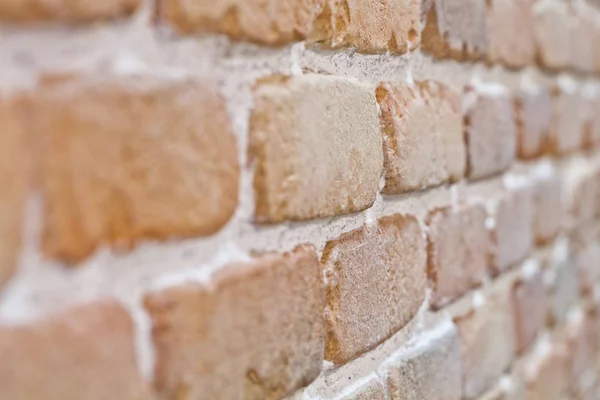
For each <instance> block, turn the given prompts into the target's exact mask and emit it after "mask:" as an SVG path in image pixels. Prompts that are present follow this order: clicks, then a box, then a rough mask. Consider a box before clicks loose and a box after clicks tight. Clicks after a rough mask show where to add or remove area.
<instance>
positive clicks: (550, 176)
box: [531, 163, 565, 245]
mask: <svg viewBox="0 0 600 400" xmlns="http://www.w3.org/2000/svg"><path fill="white" fill-rule="evenodd" d="M531 178H532V182H533V183H532V212H533V235H534V240H535V242H536V244H538V245H541V244H545V243H548V242H550V241H551V240H552V239H554V238H555V237H556V235H557V234H558V233H559V232H560V230H561V229H562V225H563V222H564V217H565V214H564V211H565V208H564V205H563V200H562V185H561V181H560V177H559V176H558V173H557V171H556V170H555V169H554V168H553V167H552V165H551V164H550V163H542V164H539V165H538V166H537V167H535V168H534V169H533V174H532V177H531Z"/></svg>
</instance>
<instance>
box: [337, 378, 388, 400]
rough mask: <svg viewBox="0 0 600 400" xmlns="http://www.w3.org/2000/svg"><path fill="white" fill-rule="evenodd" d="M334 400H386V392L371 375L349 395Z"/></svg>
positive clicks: (381, 384) (382, 385) (381, 383)
mask: <svg viewBox="0 0 600 400" xmlns="http://www.w3.org/2000/svg"><path fill="white" fill-rule="evenodd" d="M335 400H387V392H386V388H385V386H384V384H383V382H381V380H379V378H377V377H376V376H375V375H371V376H369V377H368V378H367V379H366V380H365V381H364V382H361V383H360V384H359V385H358V386H356V387H354V388H353V389H352V390H351V391H350V392H349V393H345V394H343V395H341V396H340V397H336V398H335Z"/></svg>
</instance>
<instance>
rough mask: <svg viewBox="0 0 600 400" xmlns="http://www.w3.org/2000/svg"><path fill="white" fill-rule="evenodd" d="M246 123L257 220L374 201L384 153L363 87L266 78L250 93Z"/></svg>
mask: <svg viewBox="0 0 600 400" xmlns="http://www.w3.org/2000/svg"><path fill="white" fill-rule="evenodd" d="M250 123H251V127H250V150H249V152H250V159H251V160H254V161H255V162H256V168H255V175H254V189H255V193H256V200H255V201H256V204H255V219H256V221H257V222H259V223H272V222H280V221H284V220H306V219H311V218H319V217H329V216H333V215H338V214H344V213H349V212H353V211H358V210H362V209H365V208H368V207H370V206H371V205H372V204H373V202H374V201H375V196H376V194H377V190H378V185H379V178H380V176H381V171H382V168H383V154H382V151H381V149H382V138H381V134H380V132H379V120H378V117H377V103H376V101H375V94H374V91H373V90H372V89H371V88H369V87H368V86H366V85H362V84H360V83H358V82H356V81H354V80H351V79H346V78H340V77H333V76H320V75H313V74H309V75H302V76H297V77H291V78H285V77H272V78H269V79H267V80H264V81H262V82H261V83H259V84H258V86H257V87H256V89H255V93H254V110H253V113H252V117H251V122H250ZM315 160H319V162H318V163H316V164H315Z"/></svg>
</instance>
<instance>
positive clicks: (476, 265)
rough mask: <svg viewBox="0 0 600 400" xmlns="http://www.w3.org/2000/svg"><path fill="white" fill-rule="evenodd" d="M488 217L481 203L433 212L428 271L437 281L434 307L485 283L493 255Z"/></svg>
mask: <svg viewBox="0 0 600 400" xmlns="http://www.w3.org/2000/svg"><path fill="white" fill-rule="evenodd" d="M486 218H487V215H486V212H485V208H484V207H483V206H482V205H480V204H468V205H460V206H456V207H453V206H448V207H444V208H441V209H436V210H433V211H431V212H430V213H429V216H428V221H427V225H428V228H429V229H428V230H427V235H428V236H427V237H428V262H427V272H428V276H429V279H430V281H431V282H432V284H433V290H434V295H433V298H432V304H433V306H434V307H440V306H442V305H444V304H445V303H447V302H449V301H451V300H454V299H456V298H457V297H459V296H460V295H462V294H463V293H465V292H466V291H468V290H469V289H471V288H473V287H475V286H477V285H479V284H480V283H481V282H482V280H483V278H484V276H485V272H486V269H487V266H488V261H489V256H490V238H489V234H488V231H487V228H486V226H485V222H486Z"/></svg>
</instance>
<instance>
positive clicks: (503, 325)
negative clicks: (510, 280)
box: [454, 281, 515, 399]
mask: <svg viewBox="0 0 600 400" xmlns="http://www.w3.org/2000/svg"><path fill="white" fill-rule="evenodd" d="M510 287H511V285H509V284H507V282H498V281H496V283H495V286H494V287H492V288H490V290H489V291H488V293H487V295H486V296H485V297H483V296H482V295H481V294H476V295H475V298H474V302H473V303H474V304H473V307H472V308H471V309H470V311H469V312H467V313H465V314H463V315H458V316H456V317H455V318H454V322H455V323H456V326H457V327H458V332H459V335H460V339H461V348H462V373H463V375H462V382H463V396H464V398H466V399H473V398H476V397H477V396H479V395H481V394H483V393H484V392H485V390H487V389H489V388H490V387H491V386H492V384H493V383H494V382H495V381H496V380H497V379H499V378H500V377H501V376H502V374H503V373H504V371H506V370H507V369H508V367H509V366H510V364H511V362H512V360H513V357H514V354H515V343H514V334H513V332H514V322H513V314H512V305H511V303H510V291H511V290H510Z"/></svg>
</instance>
